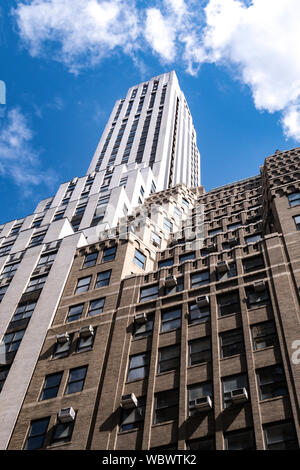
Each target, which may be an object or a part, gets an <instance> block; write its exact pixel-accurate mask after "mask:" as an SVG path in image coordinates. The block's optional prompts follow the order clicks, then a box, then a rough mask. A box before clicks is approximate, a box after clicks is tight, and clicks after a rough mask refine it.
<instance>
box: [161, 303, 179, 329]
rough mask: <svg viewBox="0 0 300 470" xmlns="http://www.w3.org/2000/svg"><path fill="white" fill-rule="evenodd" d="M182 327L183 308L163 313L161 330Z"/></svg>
mask: <svg viewBox="0 0 300 470" xmlns="http://www.w3.org/2000/svg"><path fill="white" fill-rule="evenodd" d="M180 327H181V308H175V309H172V310H166V311H164V312H162V314H161V332H164V331H170V330H174V329H176V328H180Z"/></svg>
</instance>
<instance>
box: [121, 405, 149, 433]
mask: <svg viewBox="0 0 300 470" xmlns="http://www.w3.org/2000/svg"><path fill="white" fill-rule="evenodd" d="M144 417H145V399H143V398H138V406H137V407H136V408H129V409H128V408H127V409H126V408H122V411H121V424H120V431H128V430H129V429H141V428H142V427H143V423H144Z"/></svg>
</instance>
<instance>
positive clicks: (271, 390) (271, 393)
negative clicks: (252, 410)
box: [256, 365, 288, 400]
mask: <svg viewBox="0 0 300 470" xmlns="http://www.w3.org/2000/svg"><path fill="white" fill-rule="evenodd" d="M256 373H257V381H258V386H259V393H260V399H261V400H266V399H267V398H273V397H278V396H281V395H287V393H288V391H287V385H286V380H285V376H284V371H283V368H282V366H280V365H275V366H271V367H264V368H263V369H259V370H257V371H256Z"/></svg>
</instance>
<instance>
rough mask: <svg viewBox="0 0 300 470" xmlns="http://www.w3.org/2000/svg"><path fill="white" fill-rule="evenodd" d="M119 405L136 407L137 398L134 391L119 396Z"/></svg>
mask: <svg viewBox="0 0 300 470" xmlns="http://www.w3.org/2000/svg"><path fill="white" fill-rule="evenodd" d="M120 405H121V406H122V408H136V407H137V405H138V401H137V398H136V396H135V394H134V393H128V394H127V395H123V396H122V398H121V403H120Z"/></svg>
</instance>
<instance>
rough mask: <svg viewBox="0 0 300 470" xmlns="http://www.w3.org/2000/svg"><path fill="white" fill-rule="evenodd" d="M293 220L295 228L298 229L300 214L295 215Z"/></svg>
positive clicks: (299, 228)
mask: <svg viewBox="0 0 300 470" xmlns="http://www.w3.org/2000/svg"><path fill="white" fill-rule="evenodd" d="M294 221H295V225H296V229H297V230H300V215H296V216H295V217H294Z"/></svg>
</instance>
